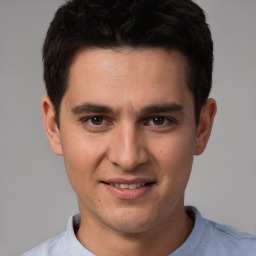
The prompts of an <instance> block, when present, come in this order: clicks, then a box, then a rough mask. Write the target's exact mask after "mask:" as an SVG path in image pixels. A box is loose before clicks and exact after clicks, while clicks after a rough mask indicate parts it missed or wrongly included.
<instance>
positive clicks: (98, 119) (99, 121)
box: [90, 116, 104, 125]
mask: <svg viewBox="0 0 256 256" xmlns="http://www.w3.org/2000/svg"><path fill="white" fill-rule="evenodd" d="M103 120H104V119H103V117H101V116H93V117H91V118H90V121H91V123H92V124H93V125H101V124H102V123H103Z"/></svg>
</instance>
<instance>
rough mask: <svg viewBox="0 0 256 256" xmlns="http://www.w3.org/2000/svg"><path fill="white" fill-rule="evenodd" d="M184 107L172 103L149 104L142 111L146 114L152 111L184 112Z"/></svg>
mask: <svg viewBox="0 0 256 256" xmlns="http://www.w3.org/2000/svg"><path fill="white" fill-rule="evenodd" d="M183 110H184V108H183V106H182V105H179V104H176V103H171V104H157V105H151V106H147V107H144V108H142V109H141V113H142V114H144V115H147V114H151V113H174V112H183Z"/></svg>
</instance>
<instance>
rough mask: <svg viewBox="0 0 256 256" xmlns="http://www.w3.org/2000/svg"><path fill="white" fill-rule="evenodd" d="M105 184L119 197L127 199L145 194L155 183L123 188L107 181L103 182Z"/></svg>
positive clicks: (133, 198)
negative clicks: (134, 187)
mask: <svg viewBox="0 0 256 256" xmlns="http://www.w3.org/2000/svg"><path fill="white" fill-rule="evenodd" d="M101 184H103V185H104V186H105V188H106V189H108V191H109V192H110V193H111V194H112V195H114V196H115V197H117V198H119V199H125V200H135V199H138V198H140V197H142V196H143V195H145V194H146V193H147V192H149V191H150V190H151V189H152V187H153V185H154V184H149V185H147V186H143V187H139V188H136V189H121V188H117V187H115V186H111V185H108V184H106V183H101Z"/></svg>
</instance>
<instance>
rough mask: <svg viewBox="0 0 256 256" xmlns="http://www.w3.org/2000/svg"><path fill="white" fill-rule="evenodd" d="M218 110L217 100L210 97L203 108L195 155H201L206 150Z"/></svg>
mask: <svg viewBox="0 0 256 256" xmlns="http://www.w3.org/2000/svg"><path fill="white" fill-rule="evenodd" d="M216 112H217V105H216V101H215V100H214V99H208V100H207V102H206V103H205V105H204V106H203V108H202V110H201V114H200V118H199V124H198V127H197V134H196V144H195V149H194V155H200V154H202V153H203V152H204V150H205V148H206V146H207V143H208V140H209V137H210V135H211V130H212V126H213V121H214V117H215V114H216Z"/></svg>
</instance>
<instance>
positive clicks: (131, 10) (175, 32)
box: [43, 0, 213, 125]
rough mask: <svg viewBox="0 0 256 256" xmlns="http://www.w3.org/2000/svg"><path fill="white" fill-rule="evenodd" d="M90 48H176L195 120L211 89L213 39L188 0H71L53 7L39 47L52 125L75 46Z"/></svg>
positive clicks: (58, 112)
mask: <svg viewBox="0 0 256 256" xmlns="http://www.w3.org/2000/svg"><path fill="white" fill-rule="evenodd" d="M90 48H109V49H115V48H119V49H120V48H134V49H141V48H164V49H166V50H177V51H179V52H180V53H182V54H183V55H184V57H185V58H186V61H187V69H186V79H187V84H188V87H189V90H190V91H191V92H192V94H193V98H194V111H195V121H196V123H197V124H198V121H199V116H200V111H201V108H202V107H203V105H204V104H205V102H206V100H207V98H208V96H209V93H210V90H211V83H212V66H213V64H212V63H213V43H212V39H211V33H210V30H209V28H208V25H207V24H206V20H205V15H204V12H203V10H202V9H201V8H200V7H199V6H198V5H196V4H195V3H193V2H192V1H191V0H179V1H176V0H160V1H159V0H140V1H137V0H124V1H118V0H116V1H90V0H86V1H81V0H74V1H68V2H67V3H66V4H64V5H63V6H62V7H61V8H59V10H58V11H57V13H56V15H55V17H54V19H53V21H52V23H51V25H50V28H49V30H48V32H47V37H46V39H45V43H44V46H43V60H44V80H45V83H46V89H47V94H48V95H49V97H50V99H51V102H52V103H53V105H54V108H55V114H56V121H57V124H58V125H59V114H60V105H61V101H62V98H63V96H64V94H65V92H66V90H67V87H68V81H69V74H70V66H71V64H72V62H73V60H74V59H75V56H76V55H77V54H78V53H79V52H80V51H81V50H83V49H90Z"/></svg>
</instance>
